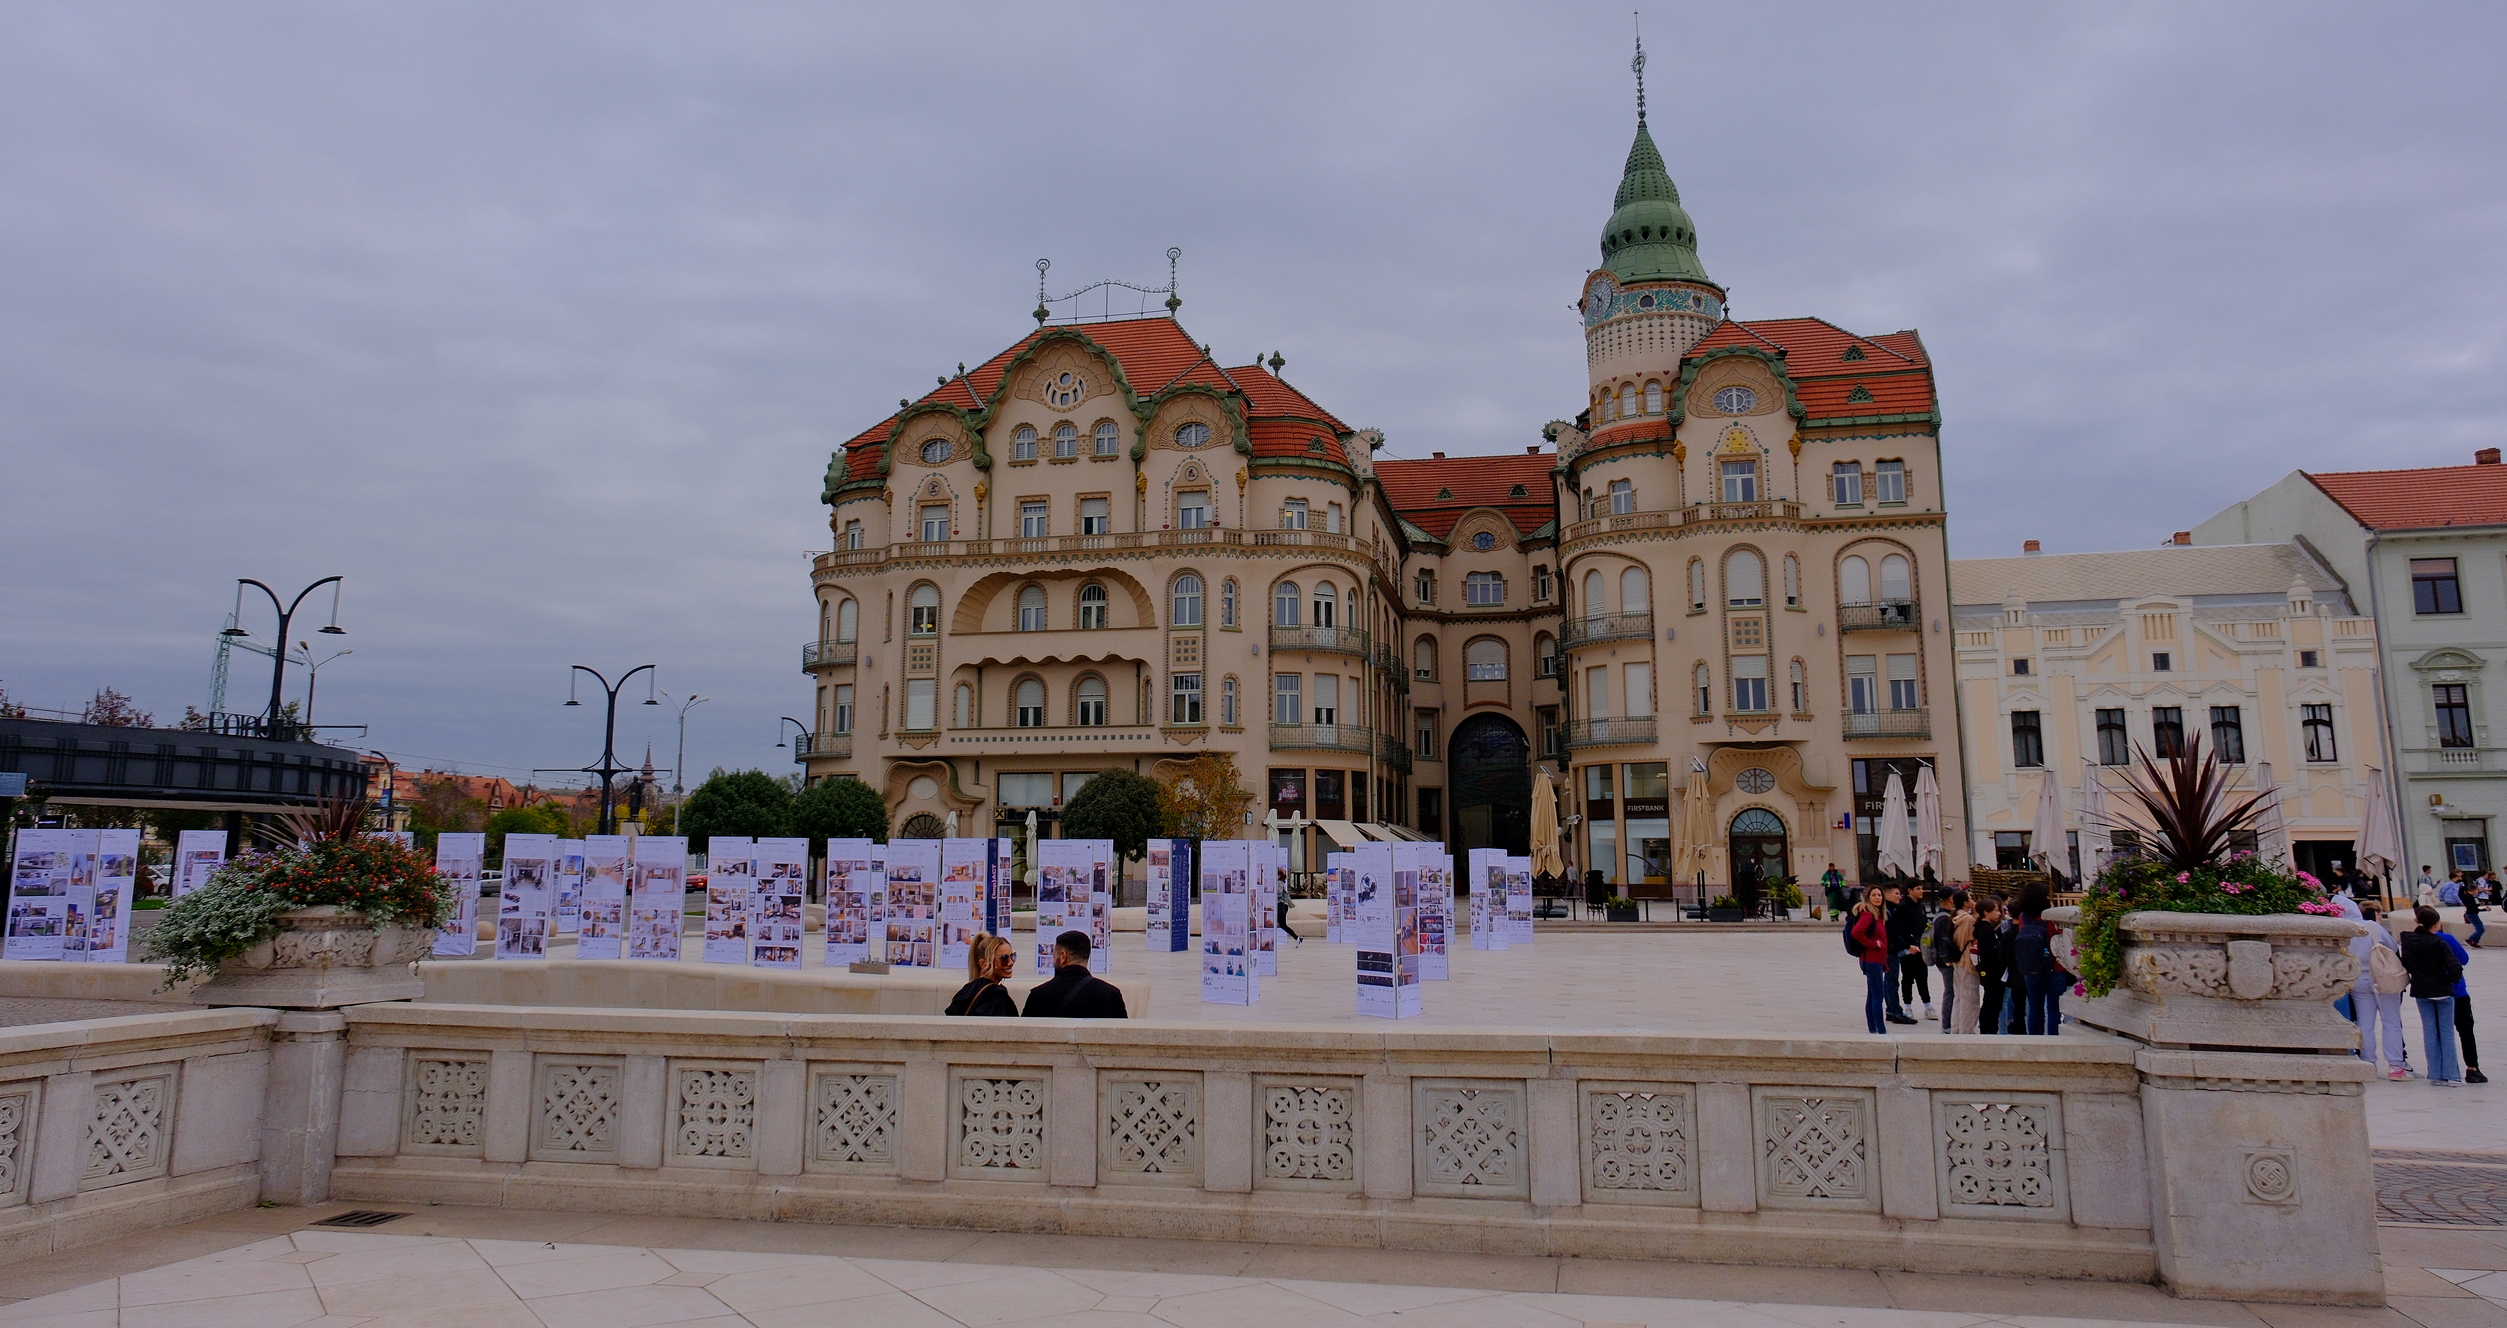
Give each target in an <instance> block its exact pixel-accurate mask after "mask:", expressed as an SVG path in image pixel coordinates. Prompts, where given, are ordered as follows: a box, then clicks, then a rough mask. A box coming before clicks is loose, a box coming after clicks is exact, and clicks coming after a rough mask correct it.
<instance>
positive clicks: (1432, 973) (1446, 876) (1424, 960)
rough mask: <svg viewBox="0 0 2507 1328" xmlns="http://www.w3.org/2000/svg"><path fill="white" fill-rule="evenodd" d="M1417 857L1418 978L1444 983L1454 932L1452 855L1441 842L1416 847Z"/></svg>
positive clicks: (1448, 970) (1447, 971)
mask: <svg viewBox="0 0 2507 1328" xmlns="http://www.w3.org/2000/svg"><path fill="white" fill-rule="evenodd" d="M1416 848H1417V851H1418V858H1419V977H1420V979H1421V980H1422V981H1426V982H1443V981H1446V979H1447V974H1448V973H1449V972H1450V971H1451V970H1450V969H1449V968H1448V966H1447V963H1446V947H1447V946H1448V945H1450V944H1452V942H1453V935H1454V855H1452V854H1450V853H1448V852H1446V851H1445V846H1444V845H1443V844H1420V845H1417V846H1416Z"/></svg>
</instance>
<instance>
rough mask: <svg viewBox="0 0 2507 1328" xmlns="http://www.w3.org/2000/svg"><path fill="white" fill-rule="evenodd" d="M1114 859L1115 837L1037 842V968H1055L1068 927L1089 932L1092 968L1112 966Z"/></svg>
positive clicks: (1046, 972) (1040, 973) (1041, 972)
mask: <svg viewBox="0 0 2507 1328" xmlns="http://www.w3.org/2000/svg"><path fill="white" fill-rule="evenodd" d="M1113 865H1114V841H1113V840H1111V839H1046V840H1040V841H1038V843H1037V845H1036V973H1037V976H1039V977H1045V976H1050V975H1051V974H1052V972H1053V941H1054V938H1055V937H1057V936H1060V935H1061V934H1062V933H1063V932H1066V931H1078V932H1086V933H1087V934H1088V944H1089V951H1088V970H1089V971H1090V972H1092V973H1105V972H1110V971H1112V968H1113V962H1114V947H1113V946H1112V945H1110V944H1108V942H1109V941H1110V940H1112V938H1113V937H1112V929H1113V926H1114V893H1113V890H1112V888H1111V883H1110V882H1109V881H1108V880H1107V879H1106V878H1107V873H1108V872H1109V871H1110V870H1111V869H1112V867H1113Z"/></svg>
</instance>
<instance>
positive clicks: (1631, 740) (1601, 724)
mask: <svg viewBox="0 0 2507 1328" xmlns="http://www.w3.org/2000/svg"><path fill="white" fill-rule="evenodd" d="M1565 734H1566V740H1567V746H1568V747H1569V748H1570V749H1579V748H1585V747H1632V746H1637V745H1640V744H1644V743H1650V742H1652V741H1654V717H1653V716H1652V715H1643V716H1639V717H1637V718H1633V719H1573V720H1569V721H1567V724H1566V728H1565Z"/></svg>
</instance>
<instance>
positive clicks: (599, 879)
mask: <svg viewBox="0 0 2507 1328" xmlns="http://www.w3.org/2000/svg"><path fill="white" fill-rule="evenodd" d="M632 843H633V841H632V840H630V839H628V838H627V837H626V836H625V835H592V836H590V837H588V838H586V839H585V840H584V841H583V903H582V908H581V917H580V922H581V928H582V929H581V932H580V933H579V934H578V935H577V936H576V938H575V958H577V959H624V958H626V957H627V876H628V872H629V867H630V862H629V859H628V849H629V847H630V845H631V844H632Z"/></svg>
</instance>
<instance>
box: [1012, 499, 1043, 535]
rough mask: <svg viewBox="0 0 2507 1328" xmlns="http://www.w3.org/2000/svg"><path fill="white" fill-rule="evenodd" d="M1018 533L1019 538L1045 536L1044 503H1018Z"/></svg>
mask: <svg viewBox="0 0 2507 1328" xmlns="http://www.w3.org/2000/svg"><path fill="white" fill-rule="evenodd" d="M1018 535H1019V538H1020V539H1043V538H1044V537H1045V505H1044V504H1043V503H1020V504H1019V505H1018Z"/></svg>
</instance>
